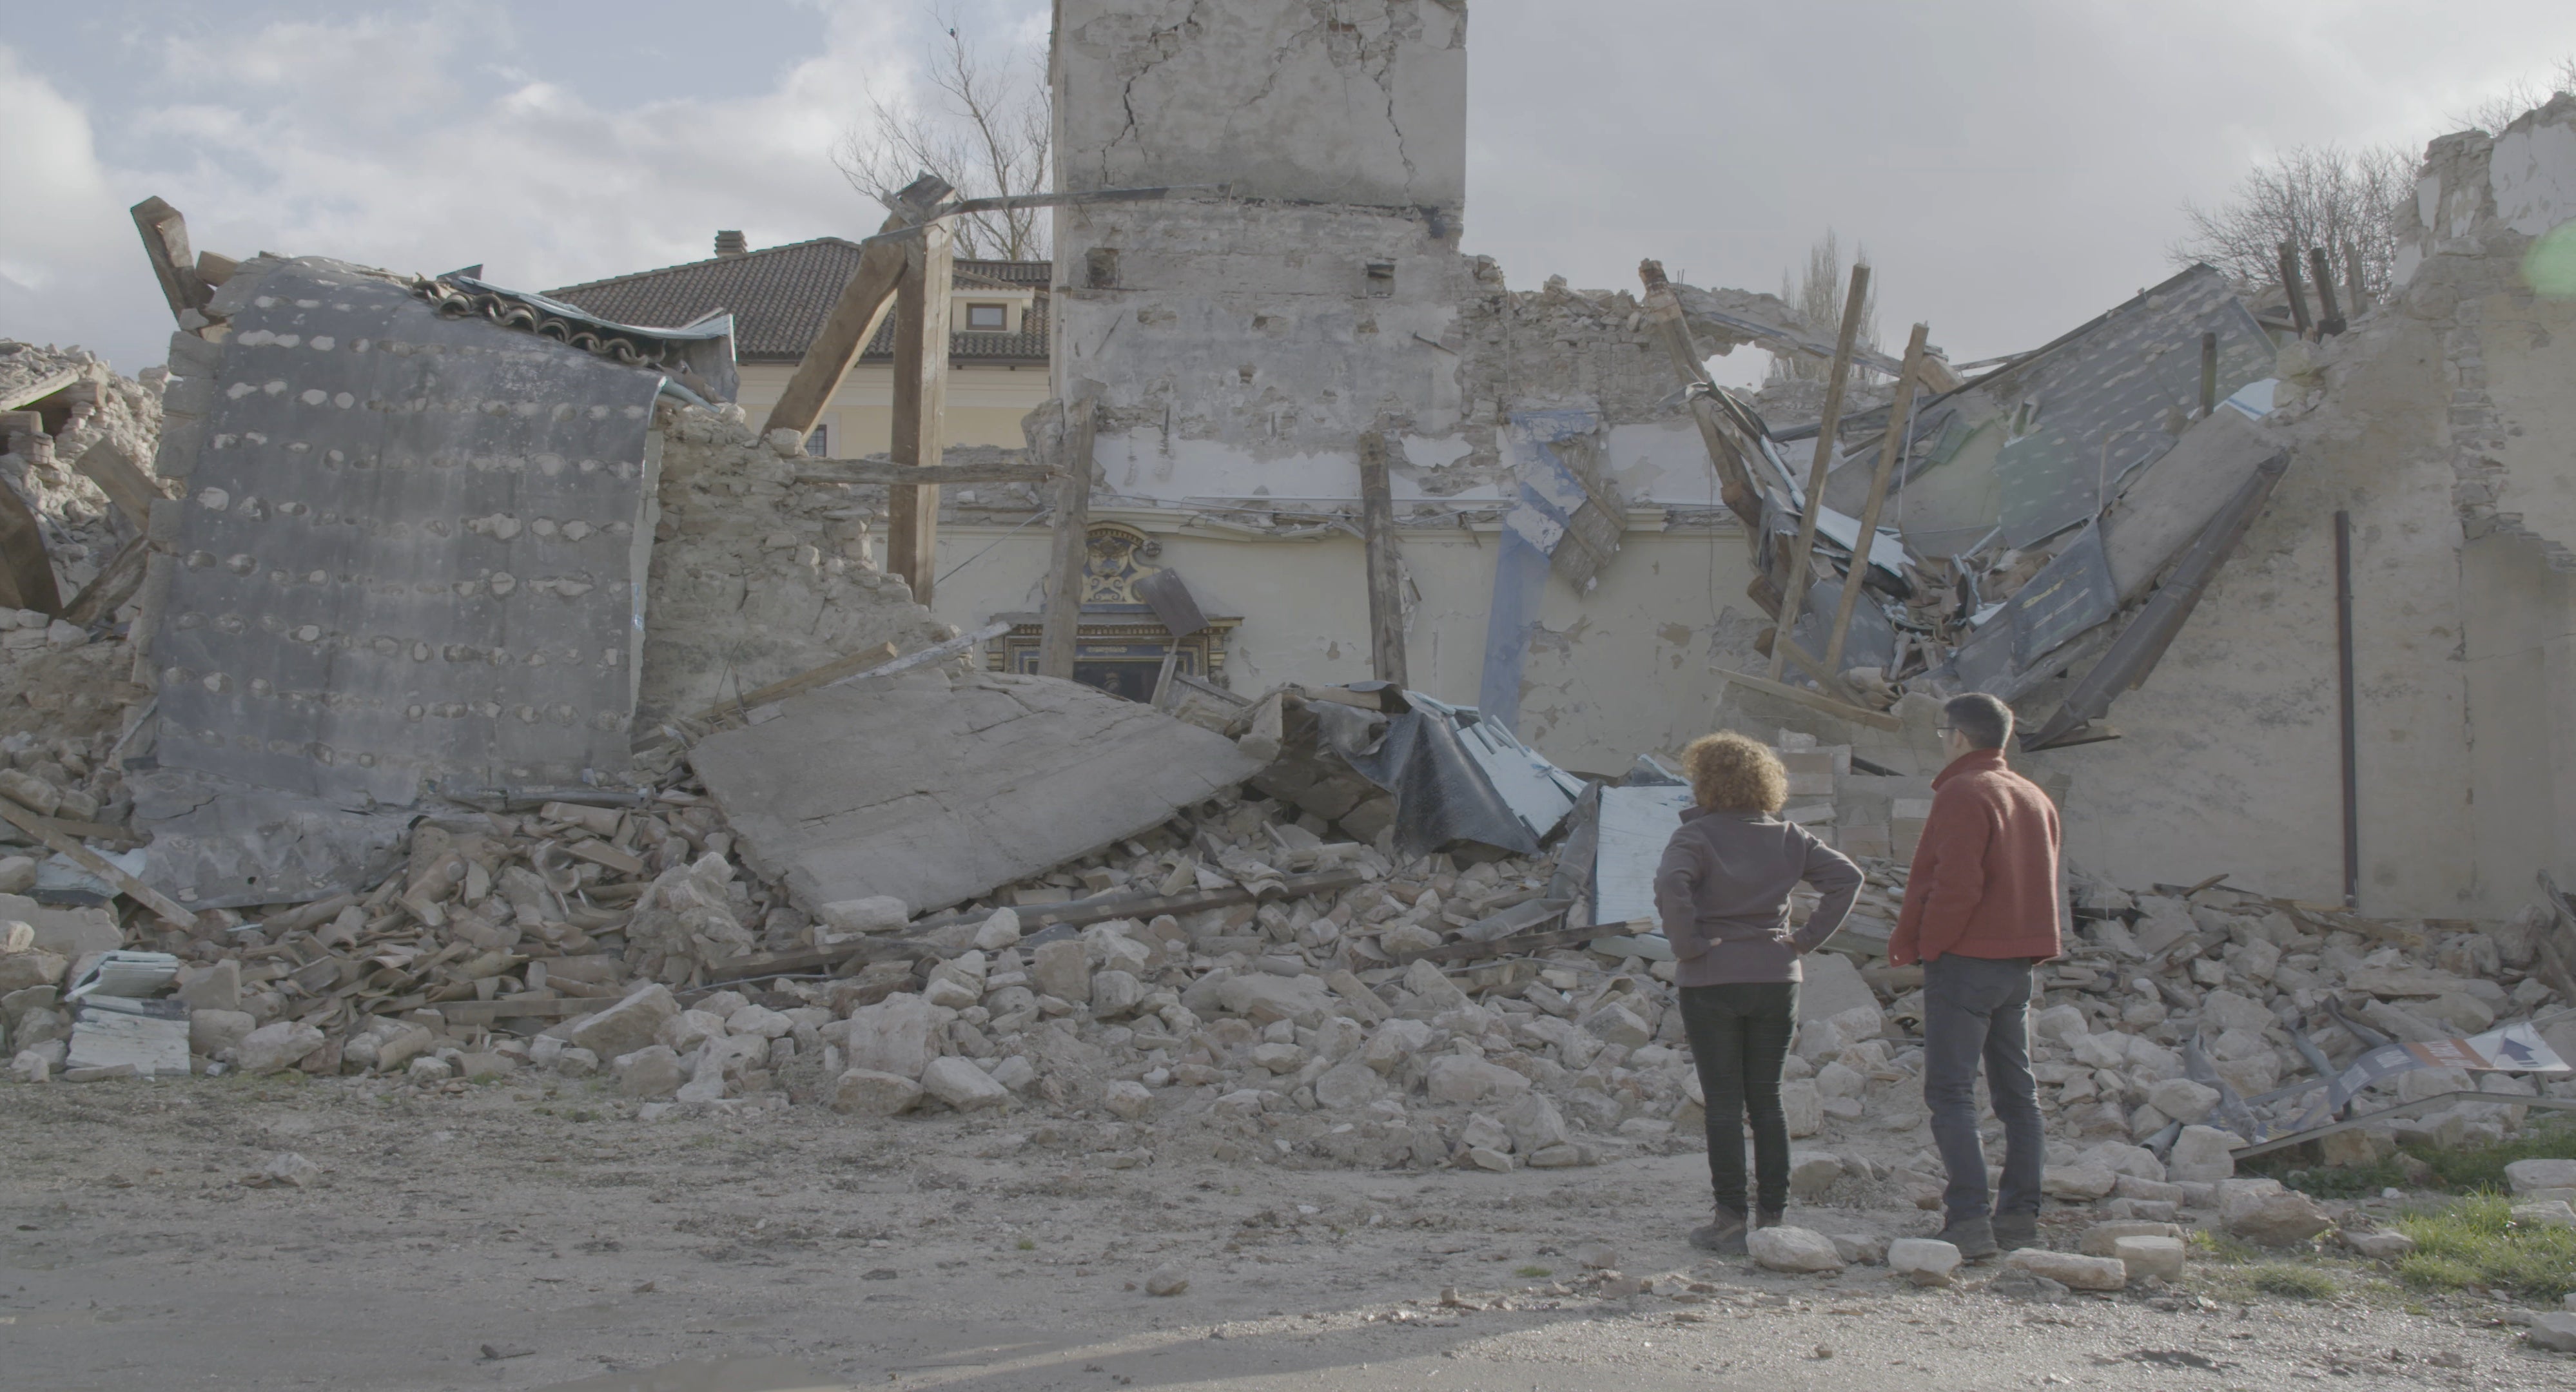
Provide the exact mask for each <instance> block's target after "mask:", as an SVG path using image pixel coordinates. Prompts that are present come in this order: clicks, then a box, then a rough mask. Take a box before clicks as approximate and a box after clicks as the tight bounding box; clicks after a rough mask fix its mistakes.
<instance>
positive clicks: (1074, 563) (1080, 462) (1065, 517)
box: [1038, 395, 1099, 681]
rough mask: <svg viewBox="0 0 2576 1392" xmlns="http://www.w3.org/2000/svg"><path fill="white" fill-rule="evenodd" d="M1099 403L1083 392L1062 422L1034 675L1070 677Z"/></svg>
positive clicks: (1078, 629) (1086, 555)
mask: <svg viewBox="0 0 2576 1392" xmlns="http://www.w3.org/2000/svg"><path fill="white" fill-rule="evenodd" d="M1098 429H1099V407H1098V403H1097V401H1096V400H1095V399H1094V398H1093V397H1090V396H1088V395H1086V396H1084V397H1083V398H1082V400H1080V401H1077V402H1075V403H1074V404H1073V409H1072V411H1071V412H1069V413H1068V414H1067V415H1066V416H1065V422H1064V460H1065V470H1064V479H1063V481H1062V482H1060V483H1058V484H1057V485H1056V493H1055V546H1054V549H1053V551H1052V553H1051V554H1050V557H1049V560H1048V564H1047V575H1048V590H1047V598H1046V616H1045V619H1044V622H1043V625H1042V626H1041V628H1040V629H1039V633H1038V675H1039V676H1041V677H1060V678H1063V679H1064V680H1067V681H1070V680H1072V679H1073V655H1074V650H1075V648H1076V647H1077V646H1078V643H1077V640H1078V639H1079V638H1080V637H1081V635H1082V589H1083V585H1082V571H1083V563H1084V562H1085V561H1087V560H1089V559H1090V557H1091V448H1092V440H1093V438H1094V436H1095V435H1096V434H1097V432H1098Z"/></svg>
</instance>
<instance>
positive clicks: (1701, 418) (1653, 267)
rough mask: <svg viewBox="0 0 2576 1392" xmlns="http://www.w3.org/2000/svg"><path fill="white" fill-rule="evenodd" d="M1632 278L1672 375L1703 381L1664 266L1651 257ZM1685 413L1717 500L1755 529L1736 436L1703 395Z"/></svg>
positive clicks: (1755, 509) (1755, 496) (1752, 495)
mask: <svg viewBox="0 0 2576 1392" xmlns="http://www.w3.org/2000/svg"><path fill="white" fill-rule="evenodd" d="M1637 277H1638V279H1640V280H1642V281H1644V282H1645V286H1646V322H1647V324H1649V325H1650V326H1652V327H1653V329H1654V332H1655V336H1656V337H1658V338H1660V339H1662V340H1663V344H1664V354H1665V356H1667V357H1669V358H1671V359H1672V363H1673V371H1674V372H1676V373H1678V374H1679V375H1680V376H1681V379H1682V381H1683V383H1684V384H1685V385H1702V384H1705V383H1707V381H1708V370H1707V367H1706V363H1707V359H1705V358H1704V357H1702V356H1701V354H1700V351H1699V345H1698V343H1697V342H1695V341H1694V340H1693V339H1692V338H1691V331H1690V323H1689V321H1687V320H1685V319H1684V318H1683V317H1682V304H1681V297H1680V296H1678V295H1676V294H1674V293H1673V287H1672V282H1670V281H1668V280H1666V279H1665V278H1664V264H1663V263H1662V262H1660V261H1655V260H1651V259H1649V260H1645V261H1640V262H1638V263H1637ZM1690 412H1691V419H1692V420H1693V421H1694V422H1696V423H1697V424H1698V425H1699V439H1700V444H1701V445H1702V446H1704V447H1705V448H1706V449H1707V450H1708V462H1709V464H1710V465H1711V467H1713V468H1715V469H1716V470H1717V488H1718V496H1719V498H1720V499H1722V500H1723V501H1724V502H1725V503H1726V506H1727V509H1728V510H1729V511H1731V512H1733V513H1734V514H1735V515H1736V517H1737V518H1738V519H1740V520H1741V521H1742V522H1743V523H1744V525H1746V526H1748V527H1758V526H1760V525H1761V522H1762V490H1761V489H1759V488H1757V487H1755V486H1754V483H1753V472H1752V470H1750V469H1748V468H1746V467H1745V464H1744V455H1743V454H1742V452H1740V451H1739V450H1737V449H1736V447H1735V437H1734V436H1733V435H1731V434H1730V433H1728V431H1727V428H1726V425H1725V423H1724V422H1723V421H1721V420H1720V419H1719V418H1718V409H1717V403H1716V402H1714V401H1711V400H1709V399H1708V396H1707V395H1706V394H1705V393H1702V392H1693V393H1691V396H1690Z"/></svg>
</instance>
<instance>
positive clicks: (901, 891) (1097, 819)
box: [689, 673, 1262, 913]
mask: <svg viewBox="0 0 2576 1392" xmlns="http://www.w3.org/2000/svg"><path fill="white" fill-rule="evenodd" d="M779 711H780V714H779V716H778V718H777V719H775V720H770V721H767V722H765V723H763V724H759V725H754V726H750V727H748V728H745V729H739V730H729V731H726V732H724V733H721V734H717V735H714V736H711V737H709V738H708V739H707V740H706V741H705V742H703V743H701V744H700V745H698V747H697V748H696V749H695V750H693V751H691V752H690V755H689V762H690V763H691V764H692V765H693V766H694V767H695V768H696V770H697V773H698V776H699V778H701V779H703V780H704V781H705V783H706V786H707V791H708V792H709V793H710V794H712V795H714V797H715V799H716V802H717V804H718V805H719V806H720V807H722V808H723V809H724V814H725V817H726V819H727V820H728V821H730V822H731V823H732V825H733V829H734V832H735V834H736V835H737V836H738V837H739V838H740V842H739V845H740V849H741V851H742V855H743V858H744V860H745V861H747V862H748V863H749V864H750V865H751V866H752V868H753V869H755V870H757V871H759V872H760V873H761V874H762V875H764V876H766V877H768V878H770V879H772V880H779V881H784V882H785V884H786V886H787V890H788V893H789V895H790V897H791V898H792V899H793V900H794V901H795V903H796V904H797V906H798V907H799V908H802V909H804V910H805V911H806V912H808V913H818V912H820V910H821V908H822V906H823V905H825V904H828V903H833V902H836V901H839V900H844V899H859V898H864V897H867V896H869V895H878V894H883V895H892V896H893V897H895V898H897V899H901V900H902V901H903V902H904V903H905V904H906V905H907V906H909V907H910V908H911V909H912V910H913V911H914V912H915V913H919V912H921V911H923V910H925V909H937V908H944V907H947V906H948V905H951V904H955V903H957V902H959V901H961V900H964V899H970V898H973V897H974V896H976V895H979V894H982V893H984V892H985V891H987V890H990V889H993V888H995V887H996V886H999V885H1006V884H1010V883H1013V882H1015V881H1018V880H1022V879H1026V878H1027V877H1029V876H1031V875H1034V874H1037V873H1039V872H1041V871H1044V870H1046V869H1048V868H1050V867H1052V866H1055V865H1060V864H1062V863H1064V862H1065V861H1068V860H1072V859H1074V858H1076V857H1078V856H1081V855H1083V854H1085V853H1087V852H1089V851H1092V850H1095V849H1097V848H1099V847H1101V846H1105V845H1108V844H1109V843H1111V842H1113V841H1116V840H1118V839H1120V838H1121V837H1127V836H1133V835H1136V834H1137V833H1139V832H1142V831H1144V830H1146V829H1148V828H1150V827H1153V826H1155V825H1157V824H1158V823H1160V822H1162V821H1163V820H1164V819H1165V818H1167V817H1169V816H1171V815H1172V813H1173V811H1174V810H1176V809H1178V808H1181V807H1185V806H1188V805H1189V804H1191V803H1194V802H1198V801H1201V800H1203V799H1206V798H1208V797H1211V796H1213V795H1215V794H1217V793H1219V792H1221V791H1223V790H1225V789H1226V788H1229V787H1231V786H1233V785H1235V784H1237V783H1241V782H1242V781H1243V780H1244V779H1246V778H1249V777H1251V776H1252V775H1253V774H1255V773H1257V772H1259V771H1260V770H1261V767H1262V761H1261V760H1259V759H1256V758H1254V757H1252V756H1251V755H1249V754H1246V753H1244V752H1242V751H1241V750H1239V749H1237V748H1236V747H1235V744H1234V742H1233V741H1232V740H1229V739H1227V738H1226V737H1225V736H1223V735H1220V734H1216V733H1214V732H1213V731H1209V730H1203V729H1200V728H1199V727H1197V726H1194V725H1186V724H1183V723H1182V722H1180V721H1178V720H1174V719H1172V718H1171V717H1170V716H1167V715H1164V714H1162V713H1161V712H1159V711H1156V710H1153V709H1152V708H1150V707H1147V706H1142V705H1138V704H1137V703H1135V702H1133V701H1126V700H1121V699H1119V698H1118V697H1115V696H1112V695H1109V694H1108V693H1107V692H1103V691H1098V690H1095V689H1093V688H1091V687H1088V686H1082V685H1079V684H1077V683H1074V682H1069V681H1057V680H1054V679H1052V678H1047V677H1024V676H1015V675H1010V674H1006V673H978V674H975V675H973V676H968V677H962V678H956V679H954V680H953V681H952V679H949V678H945V677H941V676H938V675H935V674H924V675H921V676H906V677H902V678H897V679H893V680H885V681H870V682H862V683H858V684H855V685H851V686H845V687H834V688H831V689H829V690H824V691H817V692H814V693H811V694H809V695H805V696H799V697H795V698H793V699H791V700H789V701H787V702H786V703H784V704H783V705H781V706H780V707H779Z"/></svg>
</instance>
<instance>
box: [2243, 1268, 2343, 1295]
mask: <svg viewBox="0 0 2576 1392" xmlns="http://www.w3.org/2000/svg"><path fill="white" fill-rule="evenodd" d="M2246 1284H2248V1285H2250V1286H2252V1287H2253V1288H2254V1289H2256V1290H2258V1291H2261V1292H2263V1293H2264V1294H2265V1295H2280V1296H2287V1297H2289V1298H2290V1299H2293V1300H2332V1299H2334V1298H2335V1297H2336V1296H2338V1295H2341V1294H2343V1286H2342V1285H2341V1284H2340V1283H2338V1282H2337V1281H2336V1280H2335V1278H2333V1277H2332V1276H2329V1275H2327V1274H2326V1273H2324V1272H2322V1271H2319V1270H2317V1269H2316V1268H2314V1267H2308V1266H2292V1265H2290V1264H2289V1263H2287V1262H2266V1263H2264V1264H2263V1265H2261V1266H2258V1267H2256V1268H2254V1269H2253V1270H2252V1271H2251V1272H2249V1273H2247V1277H2246Z"/></svg>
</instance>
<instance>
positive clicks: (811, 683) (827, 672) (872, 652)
mask: <svg viewBox="0 0 2576 1392" xmlns="http://www.w3.org/2000/svg"><path fill="white" fill-rule="evenodd" d="M894 655H895V654H894V644H892V643H879V644H877V645H876V646H875V647H873V648H868V649H865V650H863V651H860V652H854V653H852V654H850V655H849V656H847V657H841V658H834V659H833V660H832V661H830V662H826V663H824V664H823V665H822V666H820V667H816V668H814V669H813V670H811V671H806V672H799V673H797V674H796V675H795V676H792V677H789V678H788V679H786V680H785V681H775V682H771V683H770V684H769V685H767V686H763V687H756V688H754V689H752V690H750V691H746V692H744V693H742V694H741V695H740V696H737V697H735V698H733V699H732V700H730V701H719V702H717V703H716V704H714V705H712V706H709V707H707V708H706V709H705V710H703V711H701V712H699V713H698V719H700V720H716V719H720V718H722V717H724V716H727V715H731V714H733V713H734V712H736V711H747V710H749V709H751V708H752V707H754V706H760V705H767V704H768V703H770V702H772V701H784V700H786V699H787V698H788V697H790V696H798V695H802V694H804V693H805V692H808V691H812V690H814V689H815V688H817V687H822V686H829V685H831V684H832V683H833V682H836V681H839V680H840V679H841V678H843V677H847V676H852V675H855V674H857V673H860V672H864V671H866V670H868V669H869V668H871V667H876V666H880V665H882V664H885V663H888V662H892V661H894Z"/></svg>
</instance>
